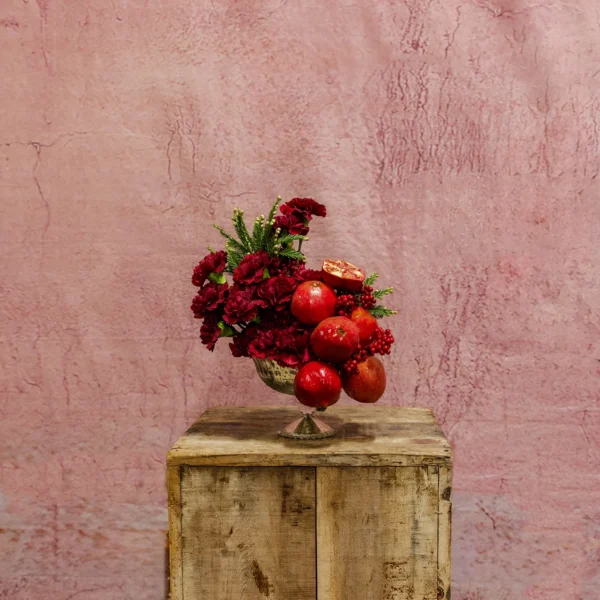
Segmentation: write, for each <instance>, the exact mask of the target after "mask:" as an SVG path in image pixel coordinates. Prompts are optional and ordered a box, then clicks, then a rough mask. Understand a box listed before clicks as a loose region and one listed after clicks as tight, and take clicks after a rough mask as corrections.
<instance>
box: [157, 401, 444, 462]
mask: <svg viewBox="0 0 600 600" xmlns="http://www.w3.org/2000/svg"><path fill="white" fill-rule="evenodd" d="M298 415H299V411H298V410H296V409H294V408H271V407H252V408H241V407H221V408H211V409H209V410H207V411H206V412H205V413H204V414H203V415H202V417H201V418H200V419H199V420H198V421H197V422H196V423H195V424H194V425H193V426H192V427H191V428H190V429H189V430H188V431H187V433H186V434H185V435H184V436H183V437H181V438H180V439H179V440H178V441H177V443H176V444H175V445H174V446H173V448H172V449H171V451H170V452H169V455H168V464H169V465H173V466H175V465H213V466H214V465H229V466H236V465H239V466H243V465H257V466H286V465H298V466H330V465H332V466H412V465H428V464H449V463H450V461H451V459H452V451H451V449H450V446H449V445H448V442H447V441H446V438H445V437H444V434H443V432H442V430H441V429H440V427H439V425H438V423H437V421H436V420H435V417H434V416H433V413H432V412H431V411H430V410H429V409H422V408H400V407H373V406H369V407H368V409H366V408H365V407H339V408H333V409H330V410H328V411H326V412H325V413H324V414H323V415H319V416H320V417H322V418H323V420H325V421H326V422H327V423H328V424H329V425H331V426H332V427H333V428H334V429H335V430H336V433H337V435H336V437H334V438H331V439H327V440H319V441H305V442H301V441H297V440H286V439H284V438H281V437H279V436H278V435H277V432H278V430H280V429H281V428H282V427H284V426H285V425H286V424H288V423H289V422H290V421H292V420H293V419H294V418H297V417H298Z"/></svg>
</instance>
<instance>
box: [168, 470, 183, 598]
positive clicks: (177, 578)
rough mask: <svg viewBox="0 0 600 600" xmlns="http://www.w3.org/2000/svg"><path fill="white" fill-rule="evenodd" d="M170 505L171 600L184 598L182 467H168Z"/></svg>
mask: <svg viewBox="0 0 600 600" xmlns="http://www.w3.org/2000/svg"><path fill="white" fill-rule="evenodd" d="M167 497H168V505H169V588H170V592H171V595H170V597H171V600H182V599H183V592H182V579H181V479H180V467H167Z"/></svg>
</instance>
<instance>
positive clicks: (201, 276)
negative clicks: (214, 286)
mask: <svg viewBox="0 0 600 600" xmlns="http://www.w3.org/2000/svg"><path fill="white" fill-rule="evenodd" d="M226 266H227V252H225V251H224V250H219V252H211V253H210V254H207V255H206V256H205V257H204V258H203V259H202V260H201V261H200V262H199V263H198V265H197V266H196V267H195V268H194V274H193V275H192V283H193V284H194V285H196V286H198V287H200V286H202V285H204V282H205V281H206V280H207V278H208V276H209V275H210V274H211V273H222V272H223V271H224V270H225V267H226Z"/></svg>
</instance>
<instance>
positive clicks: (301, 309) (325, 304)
mask: <svg viewBox="0 0 600 600" xmlns="http://www.w3.org/2000/svg"><path fill="white" fill-rule="evenodd" d="M335 303H336V296H335V292H334V291H333V290H332V289H331V288H330V287H329V286H328V285H327V284H326V283H323V282H322V281H305V282H304V283H301V284H300V285H299V286H298V287H297V288H296V291H295V292H294V295H293V296H292V306H291V310H292V314H293V315H294V316H295V317H296V319H298V321H300V323H302V324H304V325H316V324H317V323H320V322H321V321H322V320H323V319H326V318H327V317H332V316H333V315H335Z"/></svg>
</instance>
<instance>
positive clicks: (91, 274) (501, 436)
mask: <svg viewBox="0 0 600 600" xmlns="http://www.w3.org/2000/svg"><path fill="white" fill-rule="evenodd" d="M0 45H1V48H2V50H1V54H0V74H1V81H2V83H1V85H0V98H1V106H2V110H1V111H0V193H1V197H2V202H1V204H0V230H1V236H0V244H1V249H2V257H3V258H2V261H1V262H0V299H1V300H0V315H1V318H0V336H1V342H2V343H1V345H0V367H1V373H0V379H1V381H0V388H1V391H2V404H1V408H0V410H1V414H0V416H1V424H0V427H1V432H0V439H1V442H0V451H1V456H2V464H1V477H0V528H1V532H0V540H1V546H0V579H1V581H0V598H5V599H7V600H25V599H38V598H49V599H52V600H59V599H64V600H67V599H71V598H76V599H77V600H100V599H102V600H112V599H115V600H116V599H119V600H120V599H136V600H139V599H144V600H145V599H147V600H161V599H163V598H164V597H165V585H164V571H165V567H164V554H165V532H166V508H165V505H166V498H165V490H164V457H165V453H166V451H167V449H168V448H169V446H170V444H171V443H172V442H173V441H174V440H175V438H176V437H177V436H178V435H179V434H180V433H182V432H183V431H184V430H185V429H186V427H187V426H188V425H189V424H190V423H191V422H192V421H193V420H194V419H195V418H196V417H197V416H198V415H199V414H200V413H201V412H202V411H203V409H205V408H206V407H207V406H209V405H212V404H223V403H228V404H242V403H253V402H261V401H264V402H269V403H273V404H276V403H278V402H280V401H281V400H280V399H279V398H278V397H277V395H276V394H275V393H272V392H270V391H268V390H267V389H266V388H264V387H262V385H261V384H260V383H259V381H258V380H257V378H256V377H255V376H254V374H253V370H252V365H251V364H250V363H249V362H246V361H235V360H233V359H232V358H231V357H230V356H229V355H228V350H227V348H226V347H225V346H223V345H221V347H219V346H217V350H216V351H215V353H214V355H211V354H209V353H207V352H206V351H204V349H203V348H202V347H201V345H200V342H199V340H198V339H197V323H196V322H194V320H193V319H192V317H191V313H190V312H189V309H188V307H189V304H190V301H191V297H192V295H193V288H192V286H191V284H190V283H189V278H190V275H191V271H192V268H193V266H194V264H195V263H196V261H197V260H198V258H199V257H201V256H202V255H203V254H204V251H205V248H206V246H207V244H209V243H212V244H214V243H216V242H217V234H216V232H214V230H212V229H211V227H210V224H211V223H212V222H214V221H219V222H224V221H225V220H226V219H228V218H229V215H230V213H231V210H232V209H233V208H234V207H235V206H244V207H245V208H246V211H247V213H248V214H251V215H253V214H255V213H260V212H264V211H265V207H267V206H268V205H269V203H270V202H271V201H272V199H273V198H274V196H275V195H276V194H277V193H281V194H282V195H283V196H284V197H286V198H289V197H291V196H293V195H310V196H313V197H314V198H316V199H318V200H319V201H322V202H324V203H325V204H326V205H327V206H328V208H329V211H330V217H328V218H327V219H325V220H324V221H318V222H317V224H316V226H315V228H314V231H313V232H312V241H311V242H310V246H309V250H310V253H311V256H312V257H313V258H314V263H313V264H315V265H316V264H318V261H319V260H320V259H322V258H323V257H324V256H325V255H331V254H335V255H336V256H338V257H344V258H346V259H348V260H351V261H352V262H356V263H358V264H360V265H362V266H364V267H365V268H366V269H369V270H370V269H373V268H375V267H377V268H378V269H379V270H380V271H381V272H382V273H383V281H385V282H386V283H388V282H389V283H390V284H393V285H395V286H396V289H397V292H396V294H395V296H394V297H393V299H394V301H395V304H396V305H397V307H398V308H399V309H400V315H399V317H398V318H397V319H396V320H395V321H393V329H394V333H395V335H396V339H397V340H398V344H397V349H396V354H395V355H394V356H393V357H392V358H391V360H388V363H387V364H388V365H389V369H390V372H391V373H390V375H391V376H390V379H391V381H392V385H391V386H390V389H389V392H388V393H387V394H386V396H385V403H388V404H402V405H420V406H431V407H433V408H434V410H435V411H436V413H437V415H438V417H439V418H440V419H441V420H442V422H443V424H444V429H445V431H446V432H447V434H448V435H449V437H450V438H451V441H452V442H453V444H454V446H455V450H456V457H457V462H456V477H455V492H454V500H455V529H454V558H455V562H454V580H455V584H454V594H453V598H454V599H455V600H524V599H525V600H555V599H558V598H560V600H583V599H585V600H591V599H592V598H595V597H597V595H598V590H599V589H600V507H599V505H598V499H599V497H600V477H599V475H598V464H599V461H600V410H599V407H600V405H599V396H600V385H599V375H600V341H599V340H600V337H599V334H600V272H599V266H598V265H599V262H598V261H599V260H600V243H599V242H600V219H599V217H600V204H599V199H598V192H599V191H600V187H599V180H598V177H597V176H598V173H599V170H600V154H599V137H600V123H599V117H598V115H599V110H600V88H599V84H600V10H599V9H598V6H597V2H595V0H571V1H569V2H567V1H562V2H558V1H552V0H544V1H534V0H462V1H460V2H458V1H456V0H404V1H391V0H363V1H361V2H350V1H349V0H341V1H336V2H324V1H322V2H318V1H316V0H303V1H286V0H261V1H258V0H237V1H236V0H212V1H211V0H172V1H169V2H166V1H158V0H110V1H109V0H103V1H101V0H88V1H78V2H74V1H72V2H67V1H66V0H63V1H62V2H61V1H58V0H57V1H50V0H35V1H34V0H3V2H2V3H1V4H0ZM332 248H335V251H332ZM390 323H392V322H391V321H390ZM346 401H347V402H350V401H349V400H346Z"/></svg>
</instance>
